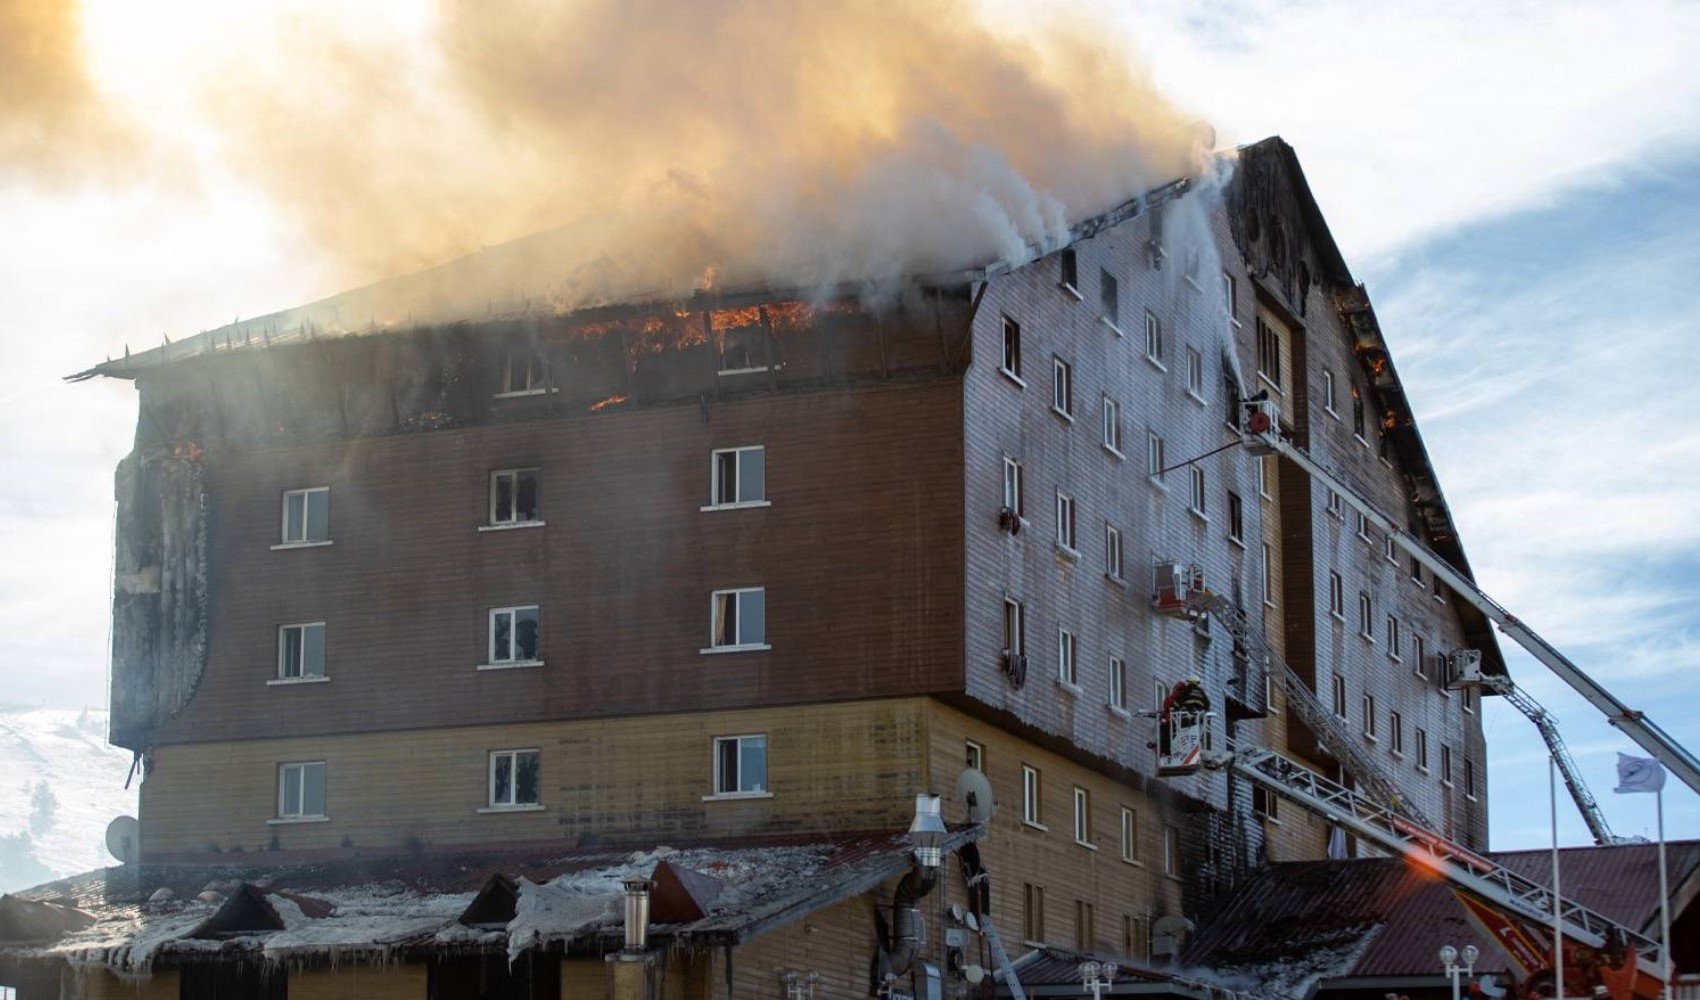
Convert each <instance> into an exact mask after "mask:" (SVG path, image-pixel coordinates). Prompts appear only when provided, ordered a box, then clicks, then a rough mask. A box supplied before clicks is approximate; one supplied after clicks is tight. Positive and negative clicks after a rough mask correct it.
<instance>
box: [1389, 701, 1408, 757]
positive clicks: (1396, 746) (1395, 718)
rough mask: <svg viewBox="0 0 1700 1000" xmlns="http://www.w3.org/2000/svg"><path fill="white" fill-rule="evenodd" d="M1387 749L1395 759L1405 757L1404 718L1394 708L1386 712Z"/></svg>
mask: <svg viewBox="0 0 1700 1000" xmlns="http://www.w3.org/2000/svg"><path fill="white" fill-rule="evenodd" d="M1387 749H1388V752H1390V753H1392V754H1393V756H1395V757H1403V756H1405V716H1404V714H1403V713H1401V712H1400V711H1399V710H1398V709H1396V708H1395V709H1389V710H1388V712H1387Z"/></svg>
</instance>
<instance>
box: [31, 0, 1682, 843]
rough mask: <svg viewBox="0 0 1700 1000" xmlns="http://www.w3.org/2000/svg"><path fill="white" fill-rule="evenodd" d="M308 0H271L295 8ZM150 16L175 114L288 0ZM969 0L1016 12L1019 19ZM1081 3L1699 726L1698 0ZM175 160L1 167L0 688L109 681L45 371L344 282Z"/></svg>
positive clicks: (1572, 728) (133, 51)
mask: <svg viewBox="0 0 1700 1000" xmlns="http://www.w3.org/2000/svg"><path fill="white" fill-rule="evenodd" d="M4 2H5V0H0V5H3V3H4ZM314 2H316V0H291V2H287V3H281V4H276V5H271V7H270V8H269V9H271V10H273V13H270V14H268V15H267V16H266V17H269V18H273V19H275V18H277V17H278V16H280V15H278V14H276V13H275V11H276V10H283V11H285V12H289V11H294V12H295V13H296V14H297V15H299V16H302V17H309V16H311V14H312V13H313V4H314ZM141 6H145V5H125V4H122V3H117V2H114V0H88V3H87V4H86V5H85V13H86V15H87V18H86V20H87V21H88V24H89V29H88V32H87V34H88V38H87V44H88V45H89V48H90V50H91V55H92V57H93V58H94V60H95V62H96V63H98V65H99V67H100V73H101V76H100V80H99V82H100V84H101V85H102V86H103V87H106V88H109V89H110V90H112V91H113V92H115V93H119V94H121V96H122V98H123V100H124V101H125V102H127V105H128V106H129V107H132V108H139V109H141V110H143V111H145V112H146V113H147V114H149V115H152V116H155V117H156V118H160V119H170V120H180V121H187V120H188V119H189V117H190V116H189V114H188V111H187V110H186V108H185V102H186V101H187V98H186V97H185V96H184V95H185V93H187V91H186V90H185V89H183V88H177V89H173V88H172V87H168V86H155V85H154V83H155V81H156V78H166V77H169V76H170V71H171V68H172V67H173V66H174V65H177V64H180V63H184V62H191V61H193V59H195V58H196V57H197V56H198V55H202V54H204V53H206V52H207V51H208V49H209V47H214V46H223V47H230V46H231V45H235V46H236V47H238V48H240V46H241V45H250V44H257V39H258V38H259V37H260V35H261V28H262V27H263V26H264V25H267V24H272V23H274V21H268V20H267V19H266V17H261V16H259V15H258V14H255V13H254V11H255V10H257V9H258V5H245V4H218V5H214V4H207V3H204V2H189V0H181V2H175V3H165V4H162V5H157V6H152V7H150V9H153V10H164V11H167V12H168V13H169V14H171V15H173V16H163V17H153V18H148V19H138V18H137V17H136V16H135V15H134V14H133V13H132V12H130V11H131V9H132V8H139V7H141ZM983 6H984V7H985V8H986V11H987V16H988V17H990V18H992V19H994V20H996V21H998V22H999V23H1003V24H1006V25H1016V24H1019V23H1021V21H1022V20H1023V19H1024V18H1028V17H1031V16H1033V14H1032V8H1031V7H1029V6H1026V5H1021V4H1017V3H1014V2H1005V0H984V2H983ZM363 9H364V10H366V11H368V13H366V14H364V15H362V16H366V17H382V16H383V14H382V13H373V12H372V11H381V10H382V9H383V8H381V7H379V5H371V6H370V7H366V6H364V5H363ZM1048 9H1050V8H1048ZM1068 9H1069V10H1071V11H1076V12H1077V16H1078V17H1079V18H1081V19H1082V21H1083V23H1093V24H1098V25H1101V26H1102V30H1105V31H1109V32H1112V33H1116V34H1119V35H1121V36H1123V37H1125V39H1126V40H1127V41H1128V42H1129V44H1130V45H1131V46H1132V47H1133V48H1134V49H1136V50H1137V51H1138V52H1139V53H1141V55H1142V57H1143V59H1144V60H1145V63H1146V66H1147V68H1148V69H1149V71H1150V73H1151V75H1152V77H1153V78H1154V80H1155V81H1156V82H1157V83H1158V85H1160V86H1161V87H1162V88H1163V89H1164V90H1165V91H1166V92H1167V93H1169V94H1170V95H1171V96H1172V97H1173V98H1174V99H1176V100H1177V101H1178V102H1179V103H1181V104H1182V105H1183V106H1185V107H1186V108H1188V109H1191V110H1192V111H1195V112H1196V114H1197V117H1199V118H1200V119H1204V120H1208V121H1209V122H1211V123H1212V124H1213V125H1214V126H1215V128H1216V130H1217V134H1218V141H1219V143H1220V144H1221V145H1230V144H1234V143H1240V142H1249V141H1255V140H1257V139H1259V138H1262V137H1264V136H1266V135H1272V134H1279V135H1282V136H1283V137H1285V138H1286V139H1287V141H1289V142H1291V143H1292V144H1293V145H1294V146H1295V148H1296V149H1297V151H1298V154H1299V157H1300V160H1301V162H1302V163H1303V165H1304V168H1305V171H1306V174H1307V176H1308V178H1309V180H1310V183H1311V186H1312V189H1313V190H1314V192H1315V193H1316V196H1317V198H1318V200H1319V201H1320V203H1321V205H1322V208H1323V210H1324V212H1325V213H1326V215H1327V218H1328V220H1329V223H1330V225H1331V227H1332V229H1333V232H1334V234H1335V236H1336V238H1337V240H1338V241H1339V243H1340V245H1341V248H1342V250H1343V252H1344V253H1345V255H1346V258H1347V260H1348V262H1349V263H1350V265H1351V266H1352V268H1353V271H1354V273H1355V274H1356V275H1357V277H1358V278H1359V279H1360V280H1363V281H1364V282H1366V284H1367V286H1368V289H1369V292H1370V295H1371V296H1372V299H1373V300H1374V302H1375V303H1376V307H1377V312H1378V315H1379V317H1380V320H1381V325H1382V328H1383V330H1384V332H1385V334H1386V336H1387V339H1388V343H1389V345H1390V348H1391V350H1392V353H1393V357H1394V361H1395V364H1396V365H1397V366H1398V368H1399V371H1400V373H1401V376H1402V377H1403V380H1404V383H1405V386H1406V389H1407V391H1408V392H1409V395H1410V398H1411V402H1412V405H1413V407H1414V409H1415V412H1416V414H1417V418H1418V423H1419V427H1420V429H1421V430H1422V433H1423V435H1424V439H1425V441H1426V443H1427V446H1428V449H1429V451H1430V454H1431V457H1432V458H1433V460H1434V463H1435V465H1436V467H1437V470H1438V472H1439V475H1440V479H1441V483H1442V485H1443V487H1444V489H1445V491H1446V495H1447V498H1448V501H1449V503H1450V505H1451V508H1452V511H1453V514H1454V517H1455V518H1456V520H1457V521H1458V523H1459V525H1460V528H1461V531H1462V536H1463V540H1464V544H1465V547H1466V550H1467V551H1468V553H1469V556H1470V559H1471V561H1472V564H1473V567H1474V569H1475V571H1476V574H1477V577H1478V579H1479V580H1480V581H1481V582H1482V583H1483V585H1484V587H1485V588H1486V589H1487V590H1488V591H1489V592H1490V593H1493V594H1494V595H1496V596H1497V597H1498V598H1500V599H1501V600H1502V601H1503V602H1504V603H1506V604H1508V605H1509V606H1510V607H1512V608H1513V609H1514V610H1515V611H1516V612H1517V613H1518V614H1519V615H1520V616H1521V617H1522V618H1524V619H1525V620H1526V621H1528V622H1529V623H1531V624H1532V625H1534V627H1536V628H1537V629H1539V630H1540V631H1542V632H1543V634H1545V635H1546V636H1547V637H1548V638H1549V639H1551V640H1552V641H1553V642H1555V643H1556V644H1557V645H1558V646H1559V647H1560V648H1562V649H1564V650H1566V651H1567V652H1568V653H1569V654H1570V655H1571V657H1572V658H1573V659H1574V660H1576V661H1577V662H1578V663H1580V664H1581V665H1582V666H1583V667H1584V668H1585V669H1587V670H1589V671H1590V672H1591V673H1593V674H1594V675H1595V676H1596V677H1598V678H1599V679H1600V680H1602V681H1603V682H1604V683H1605V684H1606V685H1607V687H1609V688H1611V689H1612V690H1613V691H1614V693H1616V694H1617V695H1618V696H1619V697H1621V698H1622V699H1623V700H1624V701H1626V702H1628V703H1629V704H1630V705H1632V706H1636V707H1640V708H1645V709H1647V710H1648V711H1649V712H1650V713H1651V714H1652V715H1653V716H1654V717H1655V718H1656V719H1658V720H1659V721H1660V722H1661V724H1662V725H1664V726H1665V728H1666V729H1667V730H1669V731H1670V732H1671V733H1672V734H1673V735H1675V736H1676V737H1677V738H1678V739H1679V740H1681V741H1683V742H1684V743H1685V744H1687V745H1689V746H1691V747H1695V746H1700V722H1697V721H1695V720H1700V669H1696V668H1700V601H1697V600H1696V598H1695V596H1694V595H1695V594H1697V593H1700V586H1697V584H1700V516H1697V515H1700V463H1697V462H1695V461H1694V459H1695V458H1696V457H1697V455H1700V430H1697V429H1696V428H1695V426H1694V425H1693V423H1692V422H1691V421H1690V420H1689V419H1688V416H1689V414H1691V413H1694V412H1696V411H1697V410H1700V383H1696V382H1695V380H1694V379H1693V378H1692V372H1693V370H1694V369H1695V367H1696V365H1695V363H1694V362H1693V361H1692V360H1691V359H1690V355H1691V354H1692V351H1693V349H1694V348H1695V347H1696V346H1700V308H1697V307H1700V281H1696V280H1695V275H1696V274H1700V113H1697V112H1696V111H1695V110H1694V109H1695V108H1700V61H1697V60H1694V59H1693V58H1692V53H1693V52H1695V51H1700V5H1696V4H1692V3H1686V2H1677V0H1628V2H1611V3H1588V2H1577V3H1541V4H1535V3H1468V4H1465V3H1438V4H1430V5H1409V4H1399V5H1395V4H1385V5H1382V4H1364V3H1361V2H1345V0H1236V2H1228V3H1215V4H1194V3H1188V2H1182V0H1158V2H1135V3H1125V2H1111V0H1103V2H1098V0H1079V2H1077V3H1076V4H1075V5H1074V6H1073V7H1070V8H1068ZM402 21H403V22H404V26H405V30H406V31H417V30H419V29H418V18H417V17H416V16H413V15H402ZM0 79H3V78H0ZM6 100H7V97H6V96H5V94H4V91H0V111H3V104H4V102H5V101H6ZM0 124H3V122H0ZM279 127H286V126H285V124H284V123H280V124H279ZM3 139H4V136H3V134H0V141H3ZM172 150H173V156H172V157H171V158H170V159H169V161H168V162H166V163H164V164H163V165H162V164H161V163H160V162H159V161H158V160H157V159H153V160H150V161H148V162H142V161H141V160H140V159H138V160H136V161H135V162H133V163H131V162H126V160H125V157H124V154H123V153H122V152H120V153H117V154H114V162H112V163H108V164H106V165H104V166H103V168H102V171H103V172H102V173H101V175H100V176H99V177H98V178H97V179H95V180H90V179H89V178H87V177H79V176H67V177H62V178H56V179H55V181H54V182H53V183H48V184H43V183H42V182H41V178H40V177H39V176H38V177H35V178H33V179H30V180H28V181H24V180H20V179H18V178H17V177H16V176H12V175H8V174H5V173H3V172H0V233H4V234H6V237H7V238H5V239H3V240H0V304H3V305H0V365H3V366H4V368H5V372H6V375H7V378H5V379H4V380H0V399H3V400H4V403H5V404H6V412H7V413H8V414H10V415H11V416H12V419H11V420H10V421H9V422H8V424H7V425H6V428H5V429H4V430H3V431H0V539H4V541H5V545H6V549H7V558H6V559H4V560H0V626H4V627H0V703H5V704H10V705H17V706H26V707H36V706H45V707H57V708H72V709H76V708H82V707H84V706H101V705H103V704H104V701H105V682H106V669H107V667H106V662H107V652H106V650H107V630H108V623H107V610H106V609H107V600H108V593H109V576H110V563H111V540H112V539H111V532H112V502H111V498H112V470H113V468H114V466H115V465H116V463H117V461H118V460H119V458H121V457H122V456H123V454H124V453H125V452H126V451H127V450H128V446H129V442H130V436H131V434H132V433H133V429H134V418H135V412H134V409H135V403H134V395H133V392H132V390H131V388H130V386H129V385H128V383H123V382H115V381H114V382H107V381H95V382H89V383H83V384H77V385H65V384H63V383H62V382H61V377H62V376H63V375H66V374H68V373H70V372H73V371H77V370H80V369H82V368H84V367H87V366H88V365H89V364H91V363H93V362H96V361H98V360H100V359H101V358H103V357H106V356H108V355H115V354H121V353H122V352H123V351H124V349H125V345H126V344H128V345H130V346H131V347H133V348H135V349H141V348H145V347H148V346H153V345H155V344H157V343H158V342H159V340H160V338H161V336H162V335H163V334H167V333H169V334H172V335H180V334H183V333H188V332H193V331H195V330H198V329H202V328H205V327H209V326H214V325H218V324H221V323H224V322H228V321H229V320H231V319H233V318H235V317H238V316H251V315H256V314H260V313H264V312H268V311H271V310H273V309H277V308H282V307H286V306H290V305H295V304H299V303H301V302H305V301H309V300H311V299H315V298H318V297H321V296H323V295H325V294H328V293H331V292H335V291H339V290H341V288H342V287H343V283H342V282H341V281H340V280H339V277H338V274H339V272H338V270H337V268H336V266H335V265H334V263H333V262H331V261H328V260H326V259H325V257H324V255H323V254H321V253H319V252H317V247H316V246H315V244H314V241H313V239H312V237H311V235H310V233H309V232H308V230H307V229H306V228H305V227H304V226H303V225H302V224H301V220H300V219H299V218H297V217H296V216H295V215H293V214H292V213H291V212H290V211H289V209H288V208H287V207H286V206H284V205H281V204H279V203H278V202H276V201H275V200H274V199H273V198H272V196H271V195H270V194H268V191H267V189H265V188H264V187H262V186H261V185H258V184H256V183H254V182H253V181H252V179H251V177H250V176H248V175H246V174H245V173H244V170H243V169H242V168H241V167H240V165H239V164H238V163H237V162H236V161H233V160H231V159H230V158H229V157H222V156H218V155H215V152H216V151H215V150H214V149H213V140H212V139H211V138H209V136H208V135H206V134H204V133H201V132H197V131H195V130H194V129H193V128H185V129H183V130H182V131H180V132H177V133H174V135H173V143H172ZM0 152H3V150H0ZM1685 349H1686V350H1685ZM1506 652H1507V655H1508V658H1509V660H1510V664H1511V669H1512V673H1513V676H1514V677H1515V678H1516V680H1517V682H1518V683H1519V684H1520V685H1521V686H1523V687H1524V688H1525V690H1527V691H1528V692H1529V693H1530V694H1532V695H1533V696H1534V697H1536V698H1537V699H1538V700H1540V701H1541V702H1542V703H1543V704H1545V705H1546V706H1547V707H1548V708H1550V709H1551V710H1552V711H1553V712H1554V713H1556V714H1557V715H1558V717H1559V718H1560V719H1561V720H1562V722H1563V730H1564V733H1565V735H1566V738H1567V739H1568V741H1569V744H1570V749H1571V751H1572V753H1573V754H1574V755H1575V757H1576V759H1577V760H1578V762H1579V764H1580V765H1581V767H1582V769H1583V771H1584V772H1585V774H1586V777H1587V778H1588V781H1589V783H1590V785H1591V786H1592V788H1593V790H1594V792H1595V794H1596V795H1597V796H1598V797H1599V798H1600V800H1601V802H1602V805H1603V806H1604V808H1605V810H1606V814H1607V816H1608V818H1609V819H1610V821H1611V823H1612V825H1613V826H1614V828H1615V829H1616V831H1617V832H1618V833H1620V834H1631V835H1637V834H1638V835H1650V834H1651V832H1652V824H1653V802H1652V797H1651V796H1619V795H1613V794H1612V793H1611V787H1612V784H1613V781H1612V773H1613V763H1614V761H1615V756H1614V755H1615V753H1616V752H1617V751H1619V750H1624V751H1632V750H1633V749H1634V748H1633V746H1632V744H1631V743H1630V742H1629V740H1628V739H1627V738H1625V737H1623V736H1621V735H1619V734H1617V733H1616V732H1614V731H1613V730H1612V729H1610V728H1609V727H1608V726H1606V725H1605V724H1604V723H1603V721H1601V720H1600V719H1599V717H1598V716H1597V714H1596V713H1595V712H1594V711H1593V710H1592V709H1591V708H1590V707H1589V706H1587V705H1586V704H1585V703H1583V702H1582V701H1581V700H1580V699H1579V698H1578V697H1576V696H1575V695H1574V694H1573V693H1571V692H1570V691H1569V690H1568V689H1567V688H1565V687H1564V686H1563V685H1562V683H1561V682H1559V681H1558V680H1557V679H1556V678H1554V677H1552V676H1551V675H1549V674H1548V673H1547V672H1546V671H1545V670H1544V669H1543V668H1541V667H1540V666H1539V665H1537V664H1535V663H1533V662H1532V661H1531V660H1529V658H1528V657H1526V656H1524V655H1523V654H1522V653H1521V651H1519V650H1517V649H1516V648H1515V647H1514V646H1511V647H1509V648H1507V649H1506ZM1484 726H1485V728H1486V731H1487V736H1488V741H1489V761H1488V776H1489V791H1490V807H1491V826H1492V845H1493V846H1494V847H1496V848H1518V847H1533V846H1540V845H1542V844H1544V843H1546V842H1547V839H1548V836H1549V835H1548V831H1547V803H1546V789H1547V784H1546V778H1547V776H1546V764H1545V759H1544V756H1543V752H1542V748H1541V744H1540V743H1539V741H1538V740H1537V739H1536V738H1535V736H1534V731H1533V728H1532V727H1531V726H1530V725H1529V723H1528V722H1527V721H1526V720H1525V719H1523V718H1522V717H1521V716H1519V715H1517V714H1516V713H1515V712H1514V711H1511V710H1509V709H1508V708H1506V707H1505V706H1503V705H1502V704H1500V703H1499V702H1498V701H1497V700H1491V699H1490V700H1489V701H1488V702H1487V703H1486V708H1485V715H1484ZM1667 791H1668V794H1667V796H1666V798H1667V803H1666V811H1667V826H1668V828H1669V831H1670V833H1671V835H1673V836H1677V835H1680V836H1688V837H1700V797H1697V796H1696V795H1694V794H1693V793H1691V792H1690V791H1688V790H1687V789H1686V788H1684V787H1682V786H1680V785H1678V784H1674V783H1673V784H1672V785H1671V786H1670V787H1669V788H1668V789H1667ZM1559 823H1560V837H1561V839H1562V840H1563V841H1564V842H1566V843H1576V844H1580V843H1585V842H1587V834H1586V831H1585V829H1584V828H1583V827H1582V825H1581V822H1580V820H1579V818H1578V817H1577V816H1576V814H1575V810H1574V809H1572V808H1569V807H1568V805H1567V804H1566V803H1564V802H1563V801H1561V802H1560V811H1559Z"/></svg>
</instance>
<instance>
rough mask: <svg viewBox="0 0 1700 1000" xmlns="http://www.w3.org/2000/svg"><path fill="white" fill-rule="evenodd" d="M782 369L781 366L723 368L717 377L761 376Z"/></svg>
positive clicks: (717, 373)
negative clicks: (763, 373)
mask: <svg viewBox="0 0 1700 1000" xmlns="http://www.w3.org/2000/svg"><path fill="white" fill-rule="evenodd" d="M781 367H782V366H780V365H757V366H755V367H753V368H722V369H720V370H719V371H717V372H715V374H716V375H759V374H761V373H762V372H776V371H778V370H779V369H780V368H781Z"/></svg>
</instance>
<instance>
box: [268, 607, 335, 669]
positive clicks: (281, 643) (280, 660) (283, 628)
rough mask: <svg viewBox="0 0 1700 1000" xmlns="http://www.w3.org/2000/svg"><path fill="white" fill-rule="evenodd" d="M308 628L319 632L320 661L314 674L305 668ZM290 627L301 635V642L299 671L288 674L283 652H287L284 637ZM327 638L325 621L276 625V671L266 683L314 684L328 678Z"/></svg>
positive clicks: (328, 637)
mask: <svg viewBox="0 0 1700 1000" xmlns="http://www.w3.org/2000/svg"><path fill="white" fill-rule="evenodd" d="M310 628H316V629H318V630H319V632H320V638H319V655H320V658H321V662H320V663H319V672H318V673H316V674H310V673H307V669H306V668H307V634H306V630H307V629H310ZM292 629H293V630H298V631H299V634H300V636H301V638H300V643H301V672H300V673H298V674H288V673H285V672H284V661H285V654H286V652H287V647H286V645H285V644H286V642H287V641H288V640H287V638H286V637H287V635H288V633H289V632H290V630H292ZM329 639H330V634H329V630H328V629H327V628H326V627H325V623H324V622H322V621H319V622H290V623H289V624H287V625H279V626H278V627H277V672H276V674H274V675H273V676H272V678H271V679H270V680H269V681H267V683H268V684H274V685H275V684H314V683H318V682H321V681H328V680H330V650H329V647H328V645H327V643H328V641H329Z"/></svg>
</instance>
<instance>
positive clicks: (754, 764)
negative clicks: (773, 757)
mask: <svg viewBox="0 0 1700 1000" xmlns="http://www.w3.org/2000/svg"><path fill="white" fill-rule="evenodd" d="M766 792H767V735H766V734H765V733H756V734H753V735H749V736H718V737H715V740H714V794H716V795H761V794H764V793H766Z"/></svg>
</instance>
